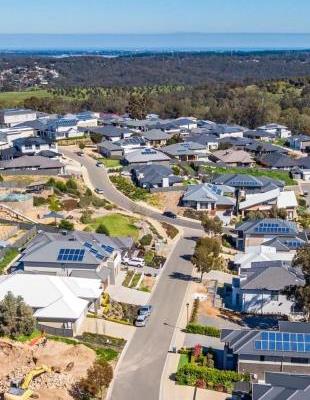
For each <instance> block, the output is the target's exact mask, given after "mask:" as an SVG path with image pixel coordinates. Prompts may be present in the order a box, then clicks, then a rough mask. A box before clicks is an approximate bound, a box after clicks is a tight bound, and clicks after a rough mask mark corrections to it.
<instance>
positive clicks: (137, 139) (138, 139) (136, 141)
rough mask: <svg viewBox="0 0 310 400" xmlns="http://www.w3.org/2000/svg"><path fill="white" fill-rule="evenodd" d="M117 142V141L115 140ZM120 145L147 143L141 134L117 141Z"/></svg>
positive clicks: (141, 144)
mask: <svg viewBox="0 0 310 400" xmlns="http://www.w3.org/2000/svg"><path fill="white" fill-rule="evenodd" d="M114 143H115V142H114ZM116 144H118V145H119V146H128V145H129V146H130V145H140V146H143V145H145V140H144V138H143V137H141V136H131V137H129V138H125V139H121V140H118V141H117V142H116Z"/></svg>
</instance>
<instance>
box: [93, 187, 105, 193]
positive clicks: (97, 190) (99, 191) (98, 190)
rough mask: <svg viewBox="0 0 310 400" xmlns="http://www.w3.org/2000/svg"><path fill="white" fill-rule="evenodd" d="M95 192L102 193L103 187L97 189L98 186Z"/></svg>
mask: <svg viewBox="0 0 310 400" xmlns="http://www.w3.org/2000/svg"><path fill="white" fill-rule="evenodd" d="M95 192H96V193H98V194H104V190H103V189H99V188H96V189H95Z"/></svg>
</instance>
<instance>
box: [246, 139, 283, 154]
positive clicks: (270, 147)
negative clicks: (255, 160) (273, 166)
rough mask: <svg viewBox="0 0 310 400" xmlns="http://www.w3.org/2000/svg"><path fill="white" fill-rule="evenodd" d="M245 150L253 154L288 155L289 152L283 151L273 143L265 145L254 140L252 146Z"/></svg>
mask: <svg viewBox="0 0 310 400" xmlns="http://www.w3.org/2000/svg"><path fill="white" fill-rule="evenodd" d="M245 150H247V151H251V152H253V153H260V154H264V153H276V152H279V153H287V152H288V150H286V149H283V148H281V147H279V146H275V145H274V144H271V143H264V142H261V141H258V140H254V141H253V142H252V143H251V144H249V145H248V146H247V147H246V148H245Z"/></svg>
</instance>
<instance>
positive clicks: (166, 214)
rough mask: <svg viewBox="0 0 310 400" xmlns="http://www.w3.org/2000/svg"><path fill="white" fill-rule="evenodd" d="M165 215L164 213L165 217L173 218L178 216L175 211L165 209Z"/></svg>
mask: <svg viewBox="0 0 310 400" xmlns="http://www.w3.org/2000/svg"><path fill="white" fill-rule="evenodd" d="M163 215H164V216H165V217H168V218H173V219H175V218H176V217H177V216H176V214H175V213H173V212H172V211H164V212H163Z"/></svg>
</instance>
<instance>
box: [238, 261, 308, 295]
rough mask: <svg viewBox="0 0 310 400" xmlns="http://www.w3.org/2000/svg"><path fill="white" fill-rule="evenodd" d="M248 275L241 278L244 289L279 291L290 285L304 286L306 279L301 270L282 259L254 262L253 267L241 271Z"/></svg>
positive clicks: (241, 285) (241, 286) (241, 287)
mask: <svg viewBox="0 0 310 400" xmlns="http://www.w3.org/2000/svg"><path fill="white" fill-rule="evenodd" d="M241 275H242V276H243V277H244V276H245V277H246V278H245V279H244V278H242V279H241V280H240V289H242V290H262V289H264V290H270V291H272V290H274V291H279V290H282V289H284V288H286V287H288V286H303V285H304V284H305V280H304V277H303V274H302V272H301V270H299V269H298V268H293V267H290V266H288V265H286V264H285V263H283V262H282V261H274V262H272V261H269V262H268V263H264V262H263V263H259V262H257V263H252V264H251V268H250V269H247V270H246V272H245V270H242V271H241Z"/></svg>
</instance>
